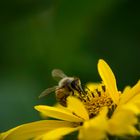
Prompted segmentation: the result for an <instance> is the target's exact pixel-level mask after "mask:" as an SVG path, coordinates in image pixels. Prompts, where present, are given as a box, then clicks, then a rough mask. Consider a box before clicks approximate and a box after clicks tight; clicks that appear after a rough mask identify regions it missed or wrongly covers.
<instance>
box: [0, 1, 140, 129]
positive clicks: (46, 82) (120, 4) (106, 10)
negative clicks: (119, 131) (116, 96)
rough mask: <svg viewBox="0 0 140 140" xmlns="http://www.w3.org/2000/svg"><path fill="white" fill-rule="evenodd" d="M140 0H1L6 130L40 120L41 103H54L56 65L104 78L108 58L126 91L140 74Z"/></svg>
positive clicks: (86, 77)
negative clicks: (101, 70)
mask: <svg viewBox="0 0 140 140" xmlns="http://www.w3.org/2000/svg"><path fill="white" fill-rule="evenodd" d="M139 5H140V1H139V0H135V1H133V0H108V1H104V0H85V1H84V0H81V1H75V0H70V1H69V0H59V1H53V0H20V1H18V0H13V1H10V0H5V1H0V131H5V130H7V129H9V128H12V127H14V126H17V125H20V124H23V123H27V122H31V121H35V120H39V119H40V117H39V115H38V112H37V111H35V110H34V109H33V106H34V105H37V104H49V105H52V104H53V103H54V102H55V98H54V94H51V95H49V96H48V97H47V98H45V99H38V95H39V94H40V93H41V92H42V91H43V90H44V89H45V88H47V87H50V86H52V85H55V84H57V83H56V82H55V81H54V80H53V79H52V77H51V70H52V69H54V68H60V69H62V70H63V71H64V72H65V73H66V74H67V75H70V76H73V75H76V76H79V77H80V78H81V80H82V83H83V84H85V83H86V82H88V81H94V82H96V81H99V80H100V77H99V75H98V72H97V62H98V59H100V58H103V59H105V60H106V61H107V62H108V63H109V64H110V66H111V68H112V69H113V71H114V73H115V74H116V77H117V82H118V87H119V89H120V90H122V89H123V87H124V86H125V85H134V84H135V83H136V82H137V81H138V79H139V78H140V59H139V57H140V8H139Z"/></svg>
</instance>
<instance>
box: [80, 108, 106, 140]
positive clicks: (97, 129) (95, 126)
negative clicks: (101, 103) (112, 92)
mask: <svg viewBox="0 0 140 140" xmlns="http://www.w3.org/2000/svg"><path fill="white" fill-rule="evenodd" d="M107 112H108V110H107V108H103V109H102V110H101V112H100V113H99V115H97V116H96V117H94V118H93V119H90V120H89V121H86V122H85V123H84V124H83V126H82V127H81V129H80V132H79V136H78V137H79V140H103V139H105V138H106V137H107V136H106V128H107Z"/></svg>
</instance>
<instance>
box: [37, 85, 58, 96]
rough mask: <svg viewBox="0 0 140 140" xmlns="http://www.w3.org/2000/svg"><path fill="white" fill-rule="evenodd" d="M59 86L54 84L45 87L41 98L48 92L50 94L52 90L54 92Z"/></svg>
mask: <svg viewBox="0 0 140 140" xmlns="http://www.w3.org/2000/svg"><path fill="white" fill-rule="evenodd" d="M57 87H58V86H53V87H51V88H47V89H45V90H44V91H43V92H42V93H41V94H40V95H39V98H42V97H44V96H47V95H48V94H50V93H51V92H54V91H55V90H56V89H57Z"/></svg>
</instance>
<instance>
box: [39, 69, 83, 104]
mask: <svg viewBox="0 0 140 140" xmlns="http://www.w3.org/2000/svg"><path fill="white" fill-rule="evenodd" d="M52 77H53V78H54V79H57V80H58V85H56V86H53V87H50V88H47V89H45V90H44V91H43V92H42V93H41V94H40V96H39V98H41V97H44V96H47V95H48V94H50V93H52V92H55V96H56V100H57V101H58V102H59V103H60V104H61V105H63V106H66V99H67V97H68V96H70V95H72V96H76V97H78V98H79V99H80V98H82V95H83V93H84V90H83V88H82V86H81V81H80V79H79V78H78V77H68V76H67V75H66V74H65V73H64V72H63V71H62V70H60V69H54V70H52ZM75 91H77V92H75ZM77 93H78V94H77Z"/></svg>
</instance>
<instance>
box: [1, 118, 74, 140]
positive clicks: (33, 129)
mask: <svg viewBox="0 0 140 140" xmlns="http://www.w3.org/2000/svg"><path fill="white" fill-rule="evenodd" d="M60 127H72V124H71V123H70V122H66V121H57V120H43V121H37V122H32V123H27V124H23V125H20V126H17V127H15V128H13V129H10V130H9V131H6V132H3V133H1V135H0V140H27V139H32V138H34V137H36V136H39V135H42V134H44V133H46V132H49V131H50V130H53V129H57V128H60Z"/></svg>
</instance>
